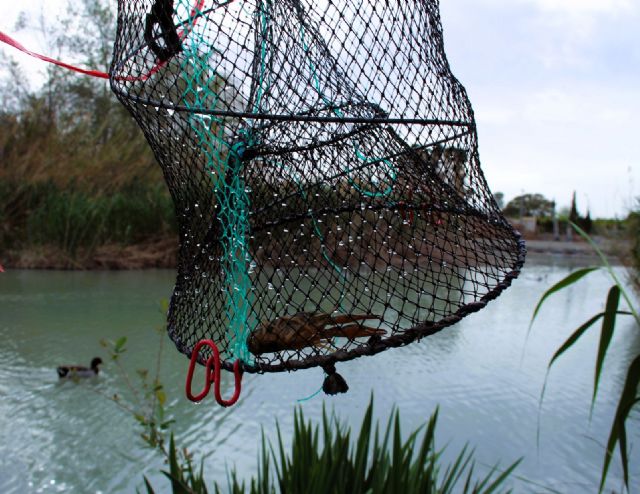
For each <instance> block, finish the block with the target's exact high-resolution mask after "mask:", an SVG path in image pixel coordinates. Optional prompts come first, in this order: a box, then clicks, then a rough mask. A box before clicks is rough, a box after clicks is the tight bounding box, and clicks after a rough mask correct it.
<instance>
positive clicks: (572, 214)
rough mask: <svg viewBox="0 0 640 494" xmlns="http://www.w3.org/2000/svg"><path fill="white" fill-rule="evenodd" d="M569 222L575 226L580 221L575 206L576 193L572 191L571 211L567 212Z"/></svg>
mask: <svg viewBox="0 0 640 494" xmlns="http://www.w3.org/2000/svg"><path fill="white" fill-rule="evenodd" d="M569 221H571V222H572V223H575V224H576V225H577V224H578V222H579V221H580V215H579V214H578V206H577V205H576V191H575V190H574V191H573V197H572V198H571V209H570V210H569Z"/></svg>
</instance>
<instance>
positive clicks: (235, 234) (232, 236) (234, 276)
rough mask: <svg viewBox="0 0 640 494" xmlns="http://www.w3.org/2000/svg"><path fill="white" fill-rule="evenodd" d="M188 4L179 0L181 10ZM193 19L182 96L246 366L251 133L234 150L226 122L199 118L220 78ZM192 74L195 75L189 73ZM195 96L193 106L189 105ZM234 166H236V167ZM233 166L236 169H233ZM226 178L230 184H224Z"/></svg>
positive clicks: (264, 28)
mask: <svg viewBox="0 0 640 494" xmlns="http://www.w3.org/2000/svg"><path fill="white" fill-rule="evenodd" d="M188 1H189V0H181V2H182V4H183V5H182V6H186V7H187V8H190V6H188V5H185V2H188ZM266 4H267V6H266V7H265V4H264V3H263V2H262V1H261V2H260V4H259V7H258V12H259V15H260V25H261V34H262V48H261V54H260V57H261V67H260V80H259V84H258V89H257V93H256V101H255V103H254V108H253V111H254V112H257V111H258V110H259V106H260V103H261V101H262V97H263V94H264V92H265V88H264V83H265V73H266V57H267V39H266V38H267V33H268V29H269V22H270V17H269V12H268V7H269V6H270V5H271V0H267V1H266ZM201 14H202V13H201V12H196V15H195V16H193V17H192V18H191V19H190V22H191V23H192V25H191V26H190V28H191V29H190V31H189V32H190V33H191V35H190V39H189V40H188V41H185V42H184V43H183V51H184V55H185V57H184V61H183V62H182V66H181V72H182V77H183V78H184V80H185V81H186V82H187V86H188V90H187V91H186V92H185V95H184V98H183V99H184V104H185V106H186V107H187V109H188V110H189V125H190V127H191V129H192V131H193V132H194V133H195V134H196V136H197V138H198V140H199V143H200V150H201V152H202V153H203V155H204V156H205V157H206V160H207V162H206V165H205V168H206V171H207V172H208V173H209V175H210V177H211V178H212V180H213V187H214V193H215V197H216V203H217V204H218V206H219V212H218V220H219V221H220V223H221V226H222V229H221V238H220V244H221V247H222V256H221V265H222V270H223V273H224V290H225V315H226V317H227V319H228V321H229V328H227V334H228V335H229V336H230V338H229V339H230V340H231V342H230V348H231V349H232V353H233V355H234V356H235V357H236V358H237V359H240V360H243V361H245V362H251V361H252V358H253V357H252V356H251V354H250V352H249V351H248V349H247V344H246V340H247V334H248V333H249V332H250V331H251V330H252V329H253V328H255V326H256V321H255V315H254V314H253V313H252V311H251V306H252V305H253V304H252V300H251V293H252V283H251V279H250V275H249V271H250V268H251V263H252V259H251V256H250V253H249V246H248V245H247V241H246V239H247V238H248V237H249V208H250V202H249V196H248V193H247V191H246V185H245V183H244V181H243V180H242V178H241V173H240V172H241V166H242V160H241V155H240V154H241V148H242V147H244V146H248V145H251V144H253V142H252V137H251V133H250V132H248V131H244V132H242V135H244V137H245V139H246V141H247V142H239V143H236V144H235V145H233V146H231V145H230V144H229V142H227V141H226V140H225V132H224V121H223V120H222V119H220V118H216V117H211V116H208V115H203V114H199V113H198V109H202V108H214V107H215V106H216V105H217V104H218V102H219V100H220V93H219V92H218V91H217V88H211V87H210V82H211V81H219V80H222V78H221V77H220V76H219V75H218V74H217V73H215V75H214V77H211V76H210V74H209V72H210V70H211V65H210V63H209V62H210V58H211V53H214V52H215V48H214V47H211V46H210V47H208V50H207V51H206V52H203V51H202V50H201V48H202V47H204V46H206V40H205V39H204V38H203V37H202V36H201V35H198V34H194V33H196V30H195V29H194V27H195V26H194V19H195V18H197V17H198V16H200V15H201ZM190 70H191V71H192V72H191V73H190ZM189 96H193V99H194V101H193V102H190V101H189V99H190V98H189ZM232 160H233V162H232ZM232 165H235V166H232ZM225 178H226V179H225Z"/></svg>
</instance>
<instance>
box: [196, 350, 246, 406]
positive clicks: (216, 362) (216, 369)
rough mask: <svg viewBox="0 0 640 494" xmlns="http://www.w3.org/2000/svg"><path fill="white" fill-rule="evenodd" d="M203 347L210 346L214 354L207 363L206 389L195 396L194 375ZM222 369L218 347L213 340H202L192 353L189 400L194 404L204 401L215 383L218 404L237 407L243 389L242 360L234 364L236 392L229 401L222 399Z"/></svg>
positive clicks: (214, 388)
mask: <svg viewBox="0 0 640 494" xmlns="http://www.w3.org/2000/svg"><path fill="white" fill-rule="evenodd" d="M203 346H208V347H209V348H211V351H212V352H213V354H212V355H211V356H210V357H209V358H208V359H207V363H206V364H205V383H204V388H203V389H202V391H201V392H200V393H199V394H197V395H194V394H193V393H192V392H191V387H192V386H191V384H192V381H193V373H194V371H195V367H196V363H197V361H198V356H199V355H200V349H201V348H202V347H203ZM220 369H221V366H220V352H219V351H218V347H217V346H216V344H215V343H214V342H213V340H200V341H199V342H198V344H197V345H196V346H195V347H194V349H193V352H192V353H191V361H190V362H189V371H188V372H187V382H186V386H185V390H186V394H187V398H189V400H191V401H193V402H199V401H202V400H203V399H204V397H205V396H207V395H208V394H209V391H210V390H211V383H214V387H213V393H214V396H215V399H216V401H217V402H218V404H219V405H221V406H223V407H230V406H232V405H235V404H236V402H237V401H238V398H240V391H241V389H242V369H241V367H240V359H238V360H236V361H235V363H234V364H233V375H234V377H235V391H234V393H233V396H232V397H231V398H230V399H229V400H224V399H223V398H222V394H221V393H220Z"/></svg>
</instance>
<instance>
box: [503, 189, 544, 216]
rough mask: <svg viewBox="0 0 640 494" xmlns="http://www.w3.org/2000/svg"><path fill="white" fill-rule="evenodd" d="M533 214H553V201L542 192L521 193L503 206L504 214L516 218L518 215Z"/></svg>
mask: <svg viewBox="0 0 640 494" xmlns="http://www.w3.org/2000/svg"><path fill="white" fill-rule="evenodd" d="M520 212H522V215H523V216H535V217H537V218H550V217H551V216H552V214H553V202H552V201H549V200H548V199H547V198H546V197H544V196H543V195H542V194H523V195H520V196H518V197H516V198H514V199H512V200H511V201H509V203H508V204H507V206H506V207H505V208H504V214H505V216H509V217H511V218H516V217H518V216H520Z"/></svg>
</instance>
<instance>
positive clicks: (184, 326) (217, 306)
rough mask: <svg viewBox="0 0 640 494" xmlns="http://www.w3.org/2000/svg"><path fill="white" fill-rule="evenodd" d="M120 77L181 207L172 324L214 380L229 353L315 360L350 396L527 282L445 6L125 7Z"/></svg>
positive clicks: (264, 360) (174, 334) (330, 383)
mask: <svg viewBox="0 0 640 494" xmlns="http://www.w3.org/2000/svg"><path fill="white" fill-rule="evenodd" d="M109 75H110V81H111V86H112V89H113V91H114V92H115V94H116V95H117V96H118V98H119V99H120V101H121V102H122V103H123V104H124V105H125V106H126V107H127V108H128V110H129V111H130V112H131V114H132V115H133V117H134V118H135V119H136V120H137V122H138V123H139V125H140V127H141V128H142V130H143V132H144V134H145V136H146V138H147V140H148V142H149V144H150V145H151V148H152V149H153V152H154V153H155V156H156V158H157V160H158V162H159V163H160V166H161V167H162V170H163V173H164V177H165V180H166V183H167V185H168V187H169V190H170V192H171V195H172V197H173V201H174V204H175V210H176V214H177V218H178V223H179V235H180V248H179V254H178V256H179V258H178V275H177V280H176V284H175V289H174V292H173V295H172V297H171V303H170V309H169V313H168V332H169V335H170V337H171V339H172V340H173V341H174V342H175V344H176V346H177V348H178V349H179V350H180V351H181V352H183V353H184V354H186V355H192V354H193V355H194V359H196V360H198V362H200V363H201V364H204V365H206V366H207V369H209V371H211V372H212V371H213V370H212V369H213V364H211V358H212V354H213V353H216V354H217V353H218V349H217V348H219V353H220V364H219V365H217V366H216V369H217V372H218V374H219V368H224V369H226V370H232V369H234V368H235V369H236V371H237V370H238V368H239V367H240V368H241V369H242V370H243V371H245V372H260V373H264V372H279V371H291V370H298V369H304V368H309V367H315V366H321V367H323V368H324V369H325V371H326V372H327V374H329V376H328V378H327V380H326V381H325V385H324V389H325V391H326V392H328V393H335V392H341V391H345V390H346V388H347V386H346V383H344V381H343V380H341V378H340V376H338V375H337V374H336V373H335V363H336V362H340V361H346V360H350V359H353V358H356V357H360V356H365V355H373V354H376V353H379V352H382V351H384V350H386V349H387V348H390V347H398V346H402V345H406V344H409V343H411V342H413V341H415V340H417V339H420V338H422V337H425V336H428V335H431V334H433V333H435V332H437V331H439V330H441V329H442V328H444V327H446V326H449V325H451V324H454V323H455V322H457V321H459V320H460V319H461V318H463V317H464V316H466V315H467V314H469V313H471V312H475V311H477V310H479V309H481V308H483V307H484V306H485V305H486V304H487V302H488V301H490V300H492V299H494V298H496V297H497V296H498V295H499V294H500V293H501V292H502V291H503V290H504V289H505V288H507V287H508V286H509V285H510V283H511V282H512V280H513V279H514V278H516V277H517V276H518V273H519V271H520V269H521V267H522V265H523V262H524V255H525V248H524V242H523V241H522V240H521V238H520V235H519V234H518V233H517V232H516V231H515V230H514V229H513V228H512V226H511V225H510V224H509V223H508V222H507V221H506V219H505V218H504V217H503V216H502V214H501V212H500V210H499V208H498V206H497V204H496V202H495V200H494V198H493V196H492V195H491V192H490V191H489V188H488V185H487V183H486V181H485V178H484V176H483V173H482V171H481V169H480V162H479V156H478V144H477V134H476V125H475V121H474V116H473V111H472V108H471V104H470V102H469V99H468V97H467V94H466V91H465V89H464V87H463V86H462V85H461V84H460V82H458V80H457V79H456V78H455V77H454V76H453V75H452V73H451V70H450V68H449V64H448V62H447V59H446V56H445V52H444V46H443V38H442V28H441V22H440V17H439V4H438V1H437V0H416V1H414V2H406V1H403V0H388V1H385V2H377V1H375V0H357V1H356V0H323V1H320V2H314V1H310V0H227V1H223V0H218V1H215V0H214V1H203V0H196V1H195V2H194V0H175V1H171V0H119V3H118V29H117V40H116V43H115V48H114V57H113V63H112V66H111V69H110V74H109ZM203 340H208V341H212V342H213V343H215V345H216V346H217V348H216V349H215V351H214V350H213V349H212V348H211V347H210V346H207V345H203V344H202V343H201V342H202V341H203ZM190 372H191V373H192V372H193V362H192V367H191V369H190ZM207 379H208V381H209V378H207ZM211 379H213V377H211Z"/></svg>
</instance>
